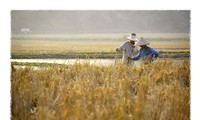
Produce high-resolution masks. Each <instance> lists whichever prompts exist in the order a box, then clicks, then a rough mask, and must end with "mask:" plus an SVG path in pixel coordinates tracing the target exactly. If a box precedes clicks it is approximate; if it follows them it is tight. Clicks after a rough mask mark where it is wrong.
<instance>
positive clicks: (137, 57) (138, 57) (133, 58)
mask: <svg viewBox="0 0 200 120" xmlns="http://www.w3.org/2000/svg"><path fill="white" fill-rule="evenodd" d="M140 58H141V54H140V51H139V54H138V55H137V56H135V57H132V58H131V60H134V61H136V60H139V59H140Z"/></svg>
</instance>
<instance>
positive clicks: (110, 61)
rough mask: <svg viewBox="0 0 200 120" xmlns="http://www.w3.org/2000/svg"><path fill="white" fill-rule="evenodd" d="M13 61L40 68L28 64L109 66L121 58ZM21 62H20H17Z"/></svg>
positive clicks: (20, 66)
mask: <svg viewBox="0 0 200 120" xmlns="http://www.w3.org/2000/svg"><path fill="white" fill-rule="evenodd" d="M159 60H164V59H159ZM182 61H183V59H173V62H174V63H180V62H182ZM11 62H12V63H15V64H14V67H15V68H25V67H31V68H33V69H40V68H43V67H41V66H38V65H37V66H34V65H31V66H28V65H26V64H27V63H28V64H31V63H32V64H38V63H39V64H41V63H44V64H58V65H73V64H75V63H80V64H84V63H89V64H94V65H98V66H109V65H116V64H120V63H121V59H117V60H115V59H11ZM16 63H20V64H16ZM141 64H142V62H141V61H140V60H139V61H134V62H133V64H132V65H135V66H136V67H139V66H140V65H141Z"/></svg>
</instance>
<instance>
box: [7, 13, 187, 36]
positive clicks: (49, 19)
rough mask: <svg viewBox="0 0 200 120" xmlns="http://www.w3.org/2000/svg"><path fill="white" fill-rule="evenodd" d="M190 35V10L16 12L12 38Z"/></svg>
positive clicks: (13, 19) (12, 16)
mask: <svg viewBox="0 0 200 120" xmlns="http://www.w3.org/2000/svg"><path fill="white" fill-rule="evenodd" d="M22 28H30V31H31V33H32V34H71V33H73V34H74V33H77V34H82V33H131V32H136V33H189V32H190V11H189V10H165V11H161V10H150V11H149V10H143V11H135V10H63V11H58V10H13V11H11V30H12V34H19V33H21V29H22Z"/></svg>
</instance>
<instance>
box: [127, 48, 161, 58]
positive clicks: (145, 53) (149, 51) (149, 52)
mask: <svg viewBox="0 0 200 120" xmlns="http://www.w3.org/2000/svg"><path fill="white" fill-rule="evenodd" d="M158 56H159V52H158V51H156V50H154V49H153V48H150V47H148V46H145V48H144V49H140V50H139V55H137V56H136V57H133V58H131V59H132V60H134V61H135V60H139V59H140V58H142V59H143V60H146V59H149V60H150V62H152V61H153V60H154V59H155V58H157V57H158Z"/></svg>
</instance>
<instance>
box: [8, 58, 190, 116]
mask: <svg viewBox="0 0 200 120" xmlns="http://www.w3.org/2000/svg"><path fill="white" fill-rule="evenodd" d="M11 97H12V101H11V103H12V104H11V119H12V120H189V119H190V61H189V60H184V61H183V62H179V63H174V62H173V60H172V59H167V60H164V61H160V60H156V61H154V62H153V63H152V64H146V65H142V66H141V67H134V66H126V65H121V64H119V65H115V66H114V65H113V66H96V65H90V64H87V63H85V64H79V63H75V64H73V65H62V66H49V67H46V68H45V69H41V70H33V69H31V68H25V69H21V68H19V69H12V72H11Z"/></svg>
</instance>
